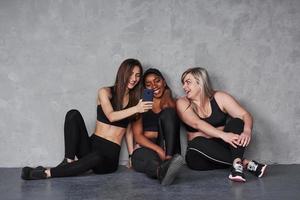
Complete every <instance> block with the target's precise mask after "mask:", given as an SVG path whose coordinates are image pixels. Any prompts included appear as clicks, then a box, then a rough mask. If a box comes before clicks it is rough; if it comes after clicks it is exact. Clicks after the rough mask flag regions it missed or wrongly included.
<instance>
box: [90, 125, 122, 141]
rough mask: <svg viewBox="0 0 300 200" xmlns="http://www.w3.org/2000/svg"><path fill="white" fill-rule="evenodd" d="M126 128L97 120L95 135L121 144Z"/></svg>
mask: <svg viewBox="0 0 300 200" xmlns="http://www.w3.org/2000/svg"><path fill="white" fill-rule="evenodd" d="M125 131H126V129H125V128H122V127H117V126H113V125H109V124H105V123H102V122H100V121H98V120H97V122H96V128H95V135H97V136H99V137H102V138H104V139H107V140H109V141H111V142H114V143H116V144H118V145H121V142H122V138H123V136H124V134H125Z"/></svg>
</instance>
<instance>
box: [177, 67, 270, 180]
mask: <svg viewBox="0 0 300 200" xmlns="http://www.w3.org/2000/svg"><path fill="white" fill-rule="evenodd" d="M181 82H182V84H183V89H184V91H185V93H186V96H185V97H181V98H180V99H178V101H177V103H176V104H177V111H178V115H179V117H180V118H181V119H182V121H183V122H184V123H185V125H186V129H187V132H188V140H189V142H188V148H187V153H186V163H187V166H188V167H190V168H191V169H194V170H212V169H220V168H227V167H229V166H232V169H231V173H230V175H229V179H231V180H233V181H240V182H245V181H246V179H245V176H244V173H243V169H244V168H245V169H248V170H249V171H250V172H252V173H253V174H254V175H256V176H257V177H262V176H263V174H264V171H265V169H266V166H267V165H263V164H260V163H258V162H256V161H253V160H252V161H250V160H247V159H245V158H244V157H243V155H244V151H245V147H247V146H248V145H249V143H250V140H251V132H252V117H251V115H250V114H249V113H248V112H247V111H246V110H245V109H244V108H243V107H242V106H241V105H240V104H239V103H238V102H237V101H236V100H235V99H234V98H233V97H232V96H230V95H229V94H227V93H225V92H222V91H214V90H213V89H212V87H211V83H210V80H209V76H208V73H207V71H206V70H205V69H203V68H190V69H188V70H186V71H185V72H184V73H183V74H182V77H181ZM228 116H230V118H231V119H229V120H227V119H228Z"/></svg>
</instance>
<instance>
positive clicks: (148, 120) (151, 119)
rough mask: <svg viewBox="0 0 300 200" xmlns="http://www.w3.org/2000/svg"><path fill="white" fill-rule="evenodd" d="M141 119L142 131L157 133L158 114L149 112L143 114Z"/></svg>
mask: <svg viewBox="0 0 300 200" xmlns="http://www.w3.org/2000/svg"><path fill="white" fill-rule="evenodd" d="M142 117H143V129H144V131H155V132H157V131H158V119H159V113H155V112H153V111H152V110H149V111H148V112H145V113H143V114H142Z"/></svg>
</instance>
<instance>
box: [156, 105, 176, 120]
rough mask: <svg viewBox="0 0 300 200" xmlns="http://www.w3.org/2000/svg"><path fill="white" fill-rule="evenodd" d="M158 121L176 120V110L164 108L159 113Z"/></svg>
mask: <svg viewBox="0 0 300 200" xmlns="http://www.w3.org/2000/svg"><path fill="white" fill-rule="evenodd" d="M159 118H160V120H162V121H175V120H177V119H178V117H177V113H176V110H175V109H174V108H165V109H163V110H162V111H161V112H160V115H159Z"/></svg>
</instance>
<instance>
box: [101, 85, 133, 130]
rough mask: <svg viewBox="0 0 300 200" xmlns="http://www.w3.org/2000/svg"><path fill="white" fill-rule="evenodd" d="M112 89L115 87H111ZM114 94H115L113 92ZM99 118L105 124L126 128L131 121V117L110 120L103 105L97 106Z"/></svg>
mask: <svg viewBox="0 0 300 200" xmlns="http://www.w3.org/2000/svg"><path fill="white" fill-rule="evenodd" d="M110 89H111V91H112V92H113V88H112V87H111V88H110ZM112 95H113V93H112ZM110 102H111V100H110ZM111 103H112V102H111ZM127 107H128V105H127V106H126V107H125V108H124V109H126V108H127ZM97 120H98V121H100V122H103V123H105V124H109V125H113V126H117V127H121V128H126V127H127V126H128V124H129V122H130V120H129V117H127V118H125V119H122V120H119V121H115V122H110V121H109V120H108V118H107V117H106V115H105V114H104V112H103V109H102V106H101V105H98V106H97Z"/></svg>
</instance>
